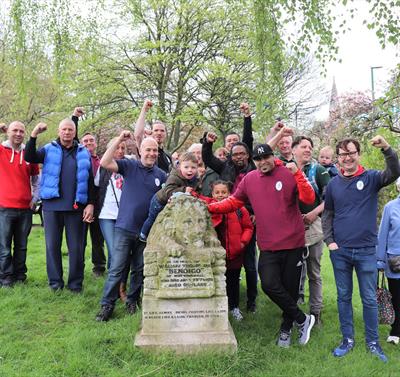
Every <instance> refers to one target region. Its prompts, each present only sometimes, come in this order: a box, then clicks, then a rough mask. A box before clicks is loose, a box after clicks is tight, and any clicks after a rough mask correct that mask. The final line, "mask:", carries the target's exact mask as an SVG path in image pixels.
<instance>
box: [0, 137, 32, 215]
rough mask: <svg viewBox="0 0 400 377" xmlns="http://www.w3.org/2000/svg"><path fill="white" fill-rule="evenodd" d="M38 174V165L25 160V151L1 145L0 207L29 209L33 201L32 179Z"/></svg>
mask: <svg viewBox="0 0 400 377" xmlns="http://www.w3.org/2000/svg"><path fill="white" fill-rule="evenodd" d="M38 174H39V167H38V165H37V164H29V163H28V162H26V161H25V160H24V150H23V149H21V150H20V151H16V150H15V149H12V148H9V147H6V146H4V145H0V182H1V183H0V207H3V208H19V209H28V208H29V205H30V202H31V200H32V191H31V181H30V178H31V176H34V175H38Z"/></svg>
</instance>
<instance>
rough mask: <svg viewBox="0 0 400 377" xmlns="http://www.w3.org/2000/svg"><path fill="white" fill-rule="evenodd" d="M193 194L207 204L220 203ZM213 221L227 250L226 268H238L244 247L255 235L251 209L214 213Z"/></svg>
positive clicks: (241, 263)
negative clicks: (222, 213)
mask: <svg viewBox="0 0 400 377" xmlns="http://www.w3.org/2000/svg"><path fill="white" fill-rule="evenodd" d="M192 195H193V196H195V197H197V198H200V199H201V200H203V201H204V202H206V203H207V204H210V203H218V202H217V201H216V200H215V199H213V198H209V197H207V196H203V195H199V194H197V193H196V192H192ZM211 221H212V224H213V227H214V228H215V230H216V232H217V235H218V239H219V240H220V241H221V245H222V246H223V248H224V249H225V250H226V268H227V269H228V270H229V269H238V268H240V267H241V266H242V265H243V258H244V248H243V247H242V245H241V244H243V245H247V244H248V243H249V242H250V240H251V237H252V235H253V229H254V227H253V223H252V222H251V219H250V214H249V211H248V210H247V209H246V208H245V207H241V208H239V209H237V210H236V211H234V212H230V213H227V214H224V215H221V214H217V213H214V214H212V215H211Z"/></svg>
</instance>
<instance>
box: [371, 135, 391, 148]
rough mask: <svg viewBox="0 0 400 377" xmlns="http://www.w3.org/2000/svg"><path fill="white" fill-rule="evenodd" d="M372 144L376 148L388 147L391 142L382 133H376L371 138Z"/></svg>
mask: <svg viewBox="0 0 400 377" xmlns="http://www.w3.org/2000/svg"><path fill="white" fill-rule="evenodd" d="M371 145H372V146H373V147H375V148H383V149H388V148H389V143H388V142H387V141H386V140H385V138H384V137H383V136H381V135H376V136H374V137H373V138H372V139H371Z"/></svg>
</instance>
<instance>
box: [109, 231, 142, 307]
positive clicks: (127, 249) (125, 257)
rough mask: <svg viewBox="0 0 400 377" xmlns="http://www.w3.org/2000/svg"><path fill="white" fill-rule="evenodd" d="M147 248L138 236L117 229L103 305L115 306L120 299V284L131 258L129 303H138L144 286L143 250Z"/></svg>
mask: <svg viewBox="0 0 400 377" xmlns="http://www.w3.org/2000/svg"><path fill="white" fill-rule="evenodd" d="M145 247H146V243H145V242H141V241H140V240H139V238H138V236H137V235H136V234H134V233H132V232H128V231H127V230H124V229H120V228H115V233H114V249H113V257H112V259H111V265H110V269H109V270H108V276H107V280H106V283H105V285H104V291H103V298H102V299H101V305H110V306H115V302H116V301H117V299H118V293H119V284H120V282H121V278H122V275H123V271H124V269H125V266H126V263H127V261H129V258H130V257H131V280H130V285H129V293H128V299H127V303H128V304H132V303H137V302H138V301H139V300H140V294H141V291H142V285H143V250H144V248H145Z"/></svg>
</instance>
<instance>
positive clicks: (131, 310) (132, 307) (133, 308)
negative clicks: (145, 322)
mask: <svg viewBox="0 0 400 377" xmlns="http://www.w3.org/2000/svg"><path fill="white" fill-rule="evenodd" d="M125 307H126V311H127V312H128V314H130V315H134V314H135V313H136V312H137V305H136V302H127V303H126V304H125Z"/></svg>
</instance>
